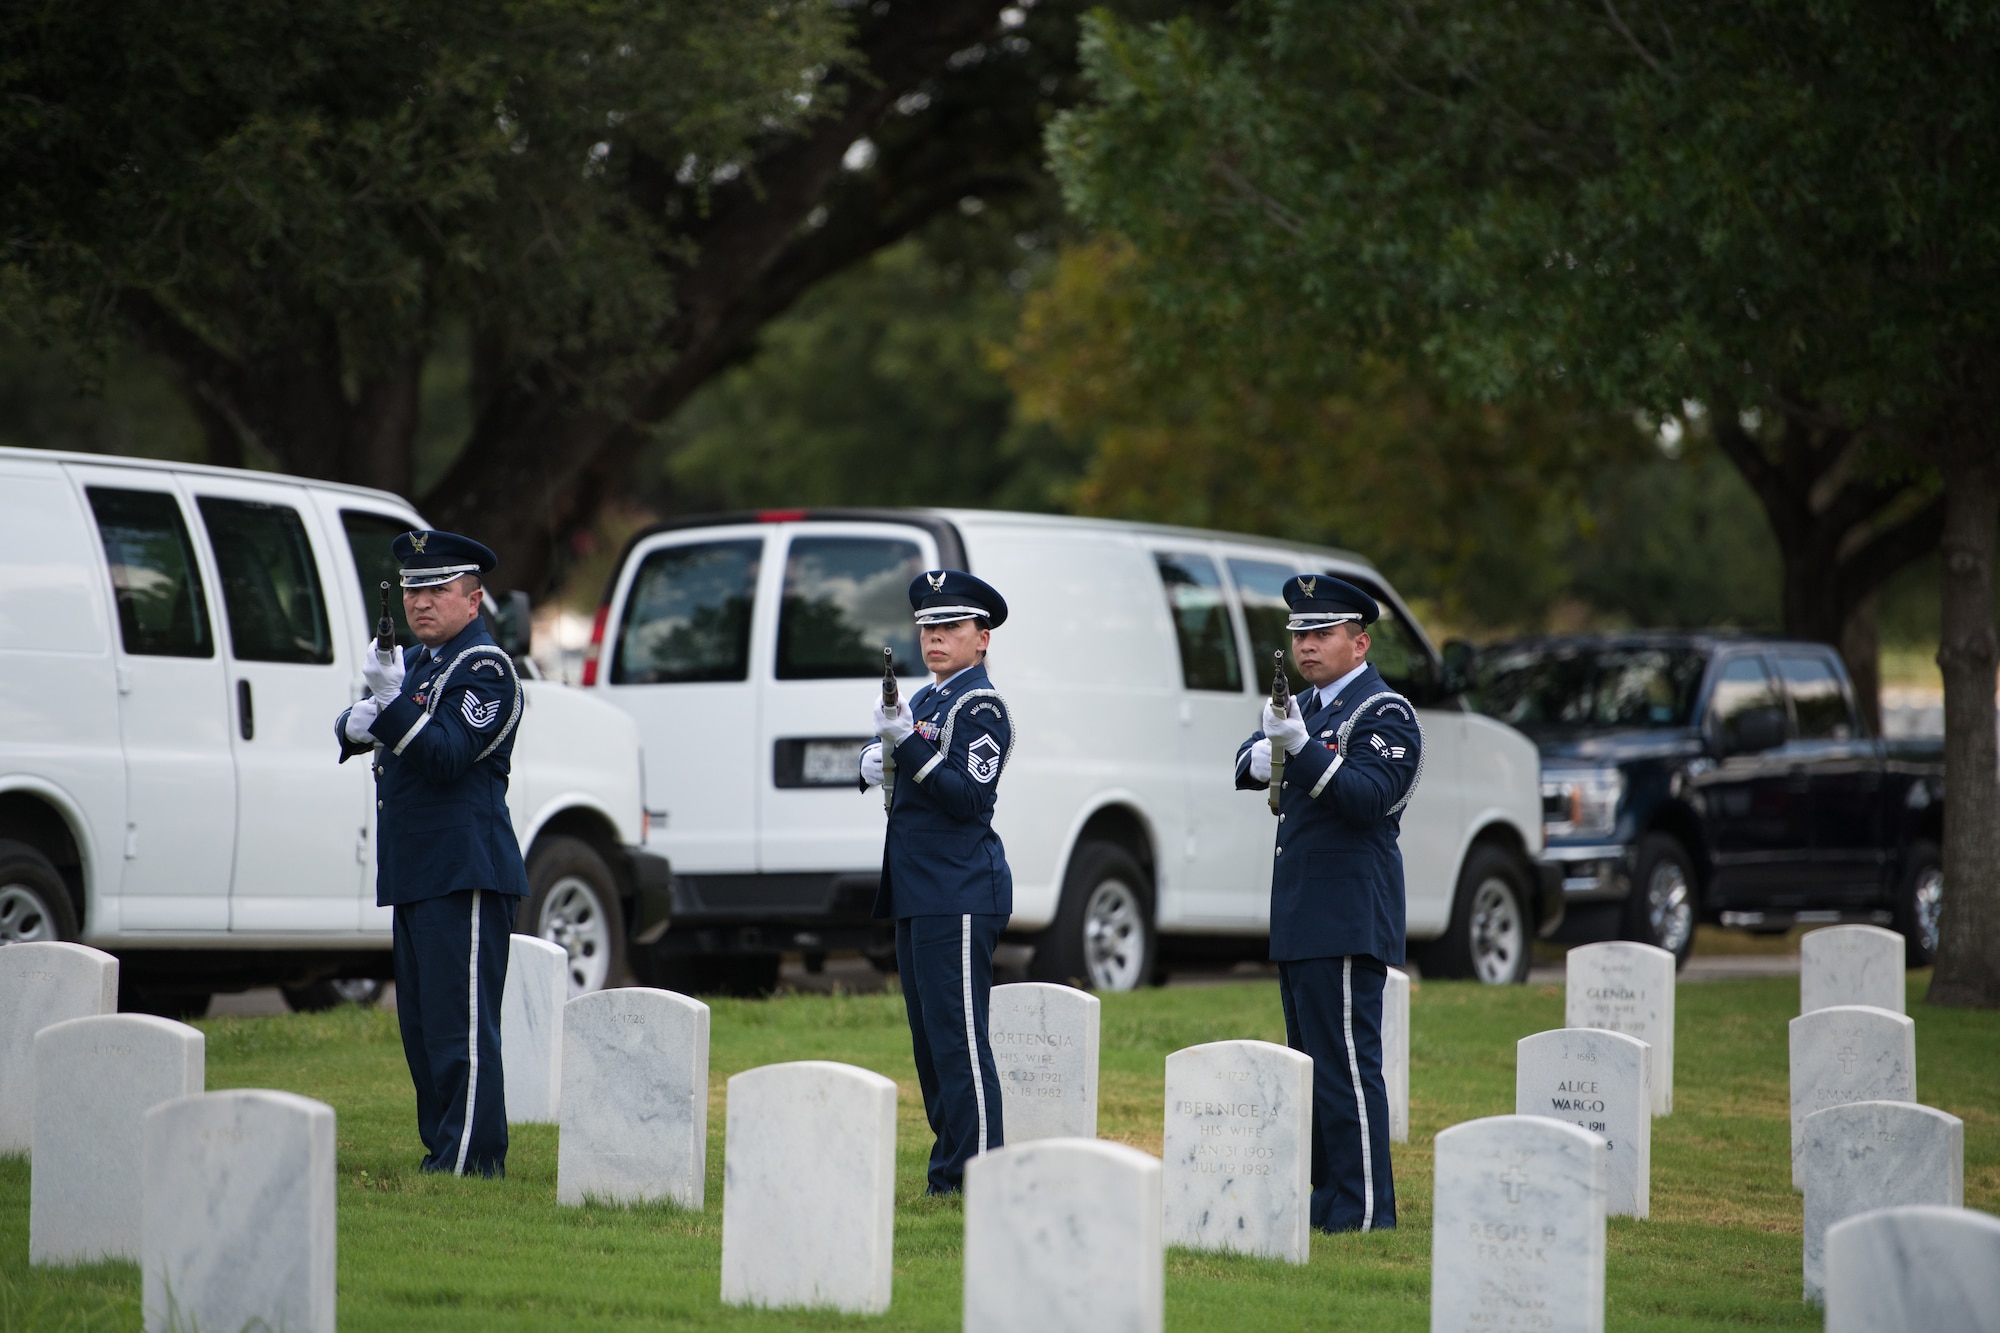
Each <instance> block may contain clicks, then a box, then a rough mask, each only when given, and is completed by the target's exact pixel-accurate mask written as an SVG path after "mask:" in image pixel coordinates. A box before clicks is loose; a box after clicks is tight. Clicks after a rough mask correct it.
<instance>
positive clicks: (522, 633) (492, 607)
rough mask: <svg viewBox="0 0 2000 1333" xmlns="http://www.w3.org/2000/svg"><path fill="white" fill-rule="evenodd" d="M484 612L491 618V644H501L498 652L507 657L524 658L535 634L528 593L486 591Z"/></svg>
mask: <svg viewBox="0 0 2000 1333" xmlns="http://www.w3.org/2000/svg"><path fill="white" fill-rule="evenodd" d="M484 610H485V611H486V612H487V613H488V614H489V615H491V616H492V617H493V625H492V629H493V642H495V643H497V644H499V645H500V651H501V652H503V653H505V654H507V656H509V657H526V656H527V655H528V648H529V645H530V643H531V642H532V640H533V639H534V632H535V624H534V617H533V614H532V611H531V608H530V607H529V605H528V594H526V593H524V592H522V591H521V590H520V589H519V588H516V589H514V590H513V591H512V592H492V591H489V592H488V593H487V594H486V605H485V607H484Z"/></svg>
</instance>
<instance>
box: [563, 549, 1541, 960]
mask: <svg viewBox="0 0 2000 1333" xmlns="http://www.w3.org/2000/svg"><path fill="white" fill-rule="evenodd" d="M938 566H954V567H957V568H961V569H966V570H969V571H971V572H972V573H975V574H977V575H979V576H980V577H981V578H983V579H986V580H988V581H989V582H991V583H992V584H993V585H994V586H995V587H997V588H998V589H1000V591H1001V593H1002V595H1004V596H1005V597H1006V598H1007V601H1008V605H1009V608H1010V613H1009V619H1008V621H1007V624H1006V626H1005V627H1004V628H1002V629H1001V630H1000V631H998V632H997V633H996V634H995V635H994V639H993V648H992V652H991V655H990V657H989V660H988V666H989V668H990V670H991V672H992V675H993V680H994V684H995V686H996V687H997V688H998V689H999V690H1000V691H1001V693H1003V694H1005V695H1006V696H1007V702H1008V705H1009V707H1010V709H1011V710H1012V713H1013V718H1014V727H1015V743H1014V750H1013V753H1012V754H1011V756H1010V757H1009V761H1008V766H1007V775H1006V778H1005V780H1004V782H1003V784H1002V786H1001V791H1000V804H999V808H998V813H997V816H996V823H997V827H998V829H999V832H1000V834H1001V837H1002V838H1003V839H1004V840H1005V843H1006V847H1007V858H1008V861H1009V863H1010V864H1011V866H1012V868H1013V872H1014V916H1013V921H1012V924H1011V929H1010V935H1009V939H1010V940H1012V941H1014V942H1016V943H1019V944H1027V945H1032V946H1033V950H1034V952H1033V956H1032V959H1031V960H1030V962H1029V971H1030V974H1031V975H1034V976H1036V977H1039V978H1044V979H1049V980H1057V981H1071V980H1074V981H1080V982H1084V983H1087V984H1089V985H1091V986H1094V987H1097V988H1102V989H1112V990H1120V989H1128V988H1131V987H1133V986H1137V985H1139V984H1142V983H1144V982H1146V981H1148V980H1149V979H1152V978H1154V977H1155V976H1156V975H1158V974H1159V973H1160V972H1161V970H1162V969H1163V967H1164V966H1165V965H1166V963H1167V962H1168V961H1170V955H1178V954H1186V953H1197V952H1208V953H1211V954H1216V953H1223V954H1226V953H1229V952H1232V951H1233V952H1237V953H1240V954H1243V955H1252V954H1255V953H1257V952H1258V951H1260V950H1261V948H1262V943H1263V941H1264V939H1265V938H1267V936H1268V933H1269V924H1270V883H1271V868H1270V862H1271V847H1272V816H1271V813H1270V810H1269V807H1268V805H1267V804H1266V802H1265V800H1264V799H1263V797H1261V796H1259V795H1254V794H1251V793H1247V792H1239V791H1237V790H1235V789H1234V761H1235V754H1236V747H1237V746H1238V744H1239V743H1240V742H1241V741H1242V739H1243V738H1244V737H1245V736H1246V735H1248V734H1249V733H1250V732H1251V731H1253V730H1254V729H1255V728H1256V726H1257V723H1258V714H1259V708H1260V706H1261V703H1262V700H1263V698H1264V697H1265V696H1266V695H1267V694H1268V692H1269V688H1270V681H1271V677H1272V654H1273V652H1274V651H1278V650H1282V649H1284V648H1286V647H1287V646H1288V645H1289V641H1290V640H1289V636H1288V635H1287V634H1286V633H1285V631H1284V623H1285V618H1286V613H1285V607H1284V601H1283V599H1282V597H1281V596H1280V595H1279V592H1280V588H1281V586H1282V584H1283V583H1284V581H1285V579H1286V578H1288V577H1290V576H1291V575H1292V574H1294V573H1296V572H1298V571H1300V570H1302V569H1311V570H1322V571H1329V572H1332V573H1336V574H1339V575H1340V576H1342V577H1343V578H1347V579H1350V580H1352V581H1353V582H1355V583H1357V584H1360V585H1361V586H1363V587H1365V588H1367V589H1368V590H1369V591H1370V592H1372V593H1374V594H1375V595H1376V596H1377V597H1378V598H1379V599H1380V600H1381V602H1382V607H1383V616H1382V620H1381V622H1380V623H1379V624H1378V625H1376V626H1375V628H1374V631H1373V633H1374V647H1373V649H1372V650H1371V652H1370V657H1371V659H1372V660H1373V661H1374V662H1375V664H1376V665H1377V667H1379V668H1380V669H1381V671H1382V674H1383V675H1384V677H1385V678H1387V679H1388V681H1389V682H1390V683H1391V684H1392V685H1393V686H1394V687H1396V688H1398V689H1400V690H1402V691H1403V692H1404V693H1406V694H1407V695H1409V696H1410V698H1411V699H1412V700H1413V701H1414V702H1416V703H1417V704H1418V705H1419V708H1420V711H1421V715H1422V721H1423V725H1424V731H1425V737H1426V742H1425V743H1426V751H1427V758H1426V764H1425V769H1424V777H1423V782H1422V785H1421V786H1420V787H1419V789H1418V791H1417V794H1416V797H1415V799H1414V800H1413V801H1412V802H1411V804H1410V806H1409V809H1408V811H1407V812H1406V813H1405V814H1404V816H1403V835H1402V845H1403V855H1404V863H1405V869H1406V875H1407V882H1408V886H1409V932H1410V938H1411V940H1412V941H1413V942H1417V943H1419V945H1420V950H1419V952H1420V954H1421V959H1422V964H1423V966H1424V968H1425V970H1426V971H1427V972H1429V973H1430V974H1431V975H1441V974H1442V975H1477V976H1480V977H1482V978H1484V979H1486V980H1488V981H1519V980H1522V979H1523V978H1524V977H1525V975H1526V970H1527V964H1528V954H1529V945H1530V943H1531V937H1532V935H1533V933H1534V931H1535V930H1536V929H1537V927H1540V928H1541V929H1543V930H1544V931H1546V930H1548V929H1552V928H1553V927H1554V926H1555V925H1556V924H1557V921H1558V920H1559V918H1560V912H1561V907H1560V902H1561V899H1560V889H1559V887H1558V886H1554V885H1551V884H1548V883H1547V882H1546V881H1545V880H1544V879H1543V878H1542V877H1541V876H1540V875H1538V873H1537V869H1536V864H1535V858H1536V855H1537V853H1539V851H1540V850H1541V845H1542V812H1541V789H1540V765H1539V761H1538V759H1537V755H1536V751H1535V747H1534V745H1533V744H1532V743H1531V742H1529V741H1528V740H1527V739H1526V738H1525V737H1523V736H1522V735H1520V734H1519V733H1518V732H1515V731H1514V730H1512V729H1511V728H1509V727H1506V726H1504V725H1501V724H1499V723H1496V722H1494V721H1492V720H1491V719H1488V718H1484V717H1480V716H1478V715H1477V714H1474V713H1471V712H1468V711H1467V710H1466V709H1465V708H1464V707H1463V706H1462V705H1461V703H1460V702H1459V700H1458V698H1457V697H1456V694H1455V693H1454V692H1453V691H1452V690H1450V689H1448V688H1446V686H1445V672H1444V669H1443V664H1442V662H1441V661H1440V658H1439V655H1438V653H1437V652H1436V650H1435V649H1433V647H1432V645H1431V643H1430V641H1429V639H1427V638H1426V637H1425V636H1424V633H1423V630H1422V629H1421V628H1420V627H1419V626H1418V625H1417V623H1416V622H1415V621H1414V620H1413V619H1412V618H1411V617H1410V614H1409V612H1408V610H1407V609H1406V608H1405V606H1404V605H1403V603H1402V601H1401V599H1399V598H1398V597H1397V596H1396V594H1395V592H1394V590H1393V589H1391V588H1390V587H1389V586H1388V585H1387V584H1386V583H1385V582H1384V581H1383V579H1382V577H1381V575H1380V574H1379V573H1377V572H1376V570H1375V569H1374V568H1373V567H1372V566H1371V565H1369V564H1368V562H1367V561H1365V560H1363V559H1361V558H1360V557H1358V556H1355V555H1352V554H1349V553H1346V552H1341V551H1333V550H1326V549H1321V548H1316V547H1308V546H1299V545H1292V544H1287V543H1281V542H1273V541H1268V540H1264V539H1261V538H1256V537H1245V536H1236V535H1231V534H1228V533H1219V532H1204V531H1196V530H1191V529H1184V528H1171V527H1155V526H1147V525H1142V524H1135V523H1118V522H1107V521H1096V520H1085V519H1074V518H1057V517H1050V516H1046V515H1036V514H1008V513H989V512H979V511H945V510H934V511H857V510H787V511H776V512H766V513H760V514H741V515H729V516H721V517H714V518H698V519H687V520H681V521H676V522H670V523H665V524H661V525H659V526H656V527H653V528H649V529H647V530H646V531H644V532H642V533H640V534H639V535H638V536H637V537H635V538H634V539H633V540H632V542H631V543H630V545H629V546H628V548H627V549H626V551H625V553H624V555H623V557H622V559H621V560H620V563H619V567H618V569H617V572H616V573H615V574H614V575H613V577H612V580H611V584H610V587H609V589H608V590H607V593H606V597H605V601H604V605H603V606H602V607H601V608H600V609H599V611H598V613H597V621H596V627H595V629H594V630H593V633H592V643H591V648H590V650H589V652H588V654H587V655H586V659H585V667H584V685H585V687H586V688H587V689H589V690H590V691H591V692H593V693H595V694H597V695H598V696H599V697H601V698H604V699H608V700H610V701H611V702H612V703H615V704H616V705H618V707H620V708H622V709H624V710H625V711H626V712H628V713H630V714H631V715H632V716H633V717H635V718H637V719H638V721H639V727H640V734H641V736H642V738H643V740H644V743H645V751H646V755H647V778H646V784H647V791H648V793H649V794H650V797H649V799H650V804H651V810H650V811H649V813H650V815H651V827H650V841H649V843H648V845H649V846H651V847H652V848H654V849H656V850H658V851H661V852H663V853H664V854H666V855H667V856H669V857H670V858H671V859H672V861H673V864H674V869H675V885H674V891H675V901H674V909H673V926H672V928H671V929H670V930H669V931H668V932H667V934H666V935H665V936H664V937H663V938H662V939H661V940H660V942H659V945H658V946H657V947H656V949H655V950H654V954H655V961H656V962H657V963H658V964H660V965H661V966H662V967H663V969H664V972H663V973H662V975H663V976H664V977H665V978H666V979H668V980H671V981H679V982H683V983H692V984H697V985H717V984H731V983H734V984H741V985H747V986H754V985H755V984H758V983H760V982H762V981H765V980H768V978H769V977H770V976H772V975H774V974H775V969H776V960H777V953H778V951H781V950H800V951H803V952H804V953H805V954H806V956H807V960H808V965H811V963H812V961H813V960H814V958H815V956H816V955H819V954H823V953H824V952H825V951H827V950H829V949H836V948H843V947H851V948H862V949H867V950H871V951H873V952H874V954H875V955H876V956H877V957H878V958H879V957H880V951H881V949H882V947H883V946H882V936H881V928H880V927H879V925H871V923H870V922H869V920H868V911H869V907H870V904H871V902H872V900H873V897H874V893H875V888H876V884H877V880H878V876H879V873H880V870H881V853H882V833H883V813H882V803H881V801H880V800H879V799H869V798H864V797H863V796H861V795H858V794H857V790H856V788H857V770H856V755H857V753H858V751H859V748H860V746H861V744H862V742H863V740H864V739H865V735H864V733H865V732H866V730H867V726H866V719H867V717H868V709H869V706H870V704H871V702H872V701H873V700H874V699H875V698H877V697H878V696H877V695H876V693H875V682H876V680H877V679H878V678H879V676H880V672H881V666H882V657H881V652H882V648H883V647H884V646H888V647H890V648H892V649H893V650H894V653H895V661H896V662H897V664H898V667H899V670H907V671H910V672H911V673H912V674H911V678H910V679H908V680H906V681H904V683H903V689H904V691H905V694H906V696H907V694H908V692H910V691H912V690H914V689H915V688H916V687H917V686H918V684H920V683H921V676H920V675H919V674H917V673H918V672H920V670H921V668H920V666H919V665H918V664H919V661H920V659H919V658H918V656H917V652H916V641H915V637H914V630H913V628H912V625H911V618H910V608H909V602H908V600H907V598H906V592H905V590H906V588H907V586H908V584H909V582H910V580H911V579H912V578H914V577H915V576H916V575H917V574H918V573H919V572H920V571H922V570H925V569H930V568H935V567H938ZM1287 661H1288V663H1289V658H1287ZM1298 684H1299V682H1298V681H1297V680H1296V679H1295V680H1294V682H1293V685H1294V688H1297V687H1298ZM1107 736H1109V737H1112V738H1113V739H1111V740H1109V741H1107V740H1105V739H1104V738H1105V737H1107ZM1163 946H1164V947H1163Z"/></svg>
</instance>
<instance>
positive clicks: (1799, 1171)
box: [1791, 1004, 1917, 1190]
mask: <svg viewBox="0 0 2000 1333" xmlns="http://www.w3.org/2000/svg"><path fill="white" fill-rule="evenodd" d="M1791 1052H1792V1188H1793V1189H1795V1190H1796V1189H1804V1188H1805V1171H1804V1167H1803V1166H1802V1165H1801V1163H1800V1153H1801V1152H1802V1150H1803V1149H1804V1146H1805V1123H1806V1117H1807V1116H1809V1115H1811V1114H1812V1113H1813V1112H1814V1111H1824V1110H1825V1109H1826V1108H1827V1107H1829V1106H1845V1105H1846V1104H1847V1103H1849V1102H1913V1101H1915V1100H1916V1099H1917V1025H1916V1023H1915V1022H1914V1021H1912V1020H1911V1019H1909V1018H1906V1017H1904V1016H1903V1015H1902V1014H1892V1013H1890V1012H1889V1011H1888V1010H1887V1009H1877V1008H1875V1007H1874V1006H1872V1005H1866V1004H1837V1005H1834V1006H1833V1007H1832V1008H1831V1009H1815V1010H1813V1011H1812V1012H1811V1013H1809V1014H1800V1015H1799V1016H1798V1017H1797V1018H1794V1019H1793V1020H1792V1022H1791Z"/></svg>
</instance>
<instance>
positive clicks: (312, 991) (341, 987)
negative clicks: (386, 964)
mask: <svg viewBox="0 0 2000 1333" xmlns="http://www.w3.org/2000/svg"><path fill="white" fill-rule="evenodd" d="M387 988H388V983H387V982H385V981H378V980H376V979H374V978H372V977H322V978H320V979H319V980H318V981H308V982H307V983H306V984H305V985H303V986H286V987H283V988H282V989H283V990H284V993H285V1003H286V1004H287V1005H289V1006H291V1010H292V1012H293V1013H295V1014H321V1013H325V1012H326V1011H327V1010H329V1009H338V1008H340V1007H341V1006H342V1005H349V1004H351V1005H353V1006H354V1007H356V1008H357V1009H373V1008H374V1007H375V1006H376V1005H378V1004H380V1003H381V1002H382V992H383V991H384V990H386V989H387Z"/></svg>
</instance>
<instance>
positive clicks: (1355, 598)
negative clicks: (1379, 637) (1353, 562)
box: [1285, 574, 1382, 630]
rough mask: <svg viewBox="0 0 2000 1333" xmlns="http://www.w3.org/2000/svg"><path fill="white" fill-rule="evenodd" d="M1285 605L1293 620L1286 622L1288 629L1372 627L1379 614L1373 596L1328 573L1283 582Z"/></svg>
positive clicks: (1298, 575) (1304, 575) (1379, 610)
mask: <svg viewBox="0 0 2000 1333" xmlns="http://www.w3.org/2000/svg"><path fill="white" fill-rule="evenodd" d="M1285 605H1287V606H1289V607H1291V609H1292V618H1291V619H1290V620H1288V621H1287V622H1285V628H1286V629H1288V630H1312V629H1325V628H1326V627H1327V626H1329V625H1345V624H1360V625H1372V624H1374V623H1375V621H1376V619H1377V617H1379V616H1380V615H1381V614H1382V608H1381V607H1379V606H1377V605H1376V604H1375V599H1374V598H1373V597H1370V596H1369V595H1368V594H1367V593H1365V592H1363V591H1361V589H1359V588H1357V587H1355V586H1354V585H1353V584H1352V583H1349V582H1348V581H1347V580H1346V579H1340V578H1335V577H1334V576H1333V575H1331V574H1294V575H1292V577H1290V578H1288V579H1286V580H1285Z"/></svg>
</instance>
